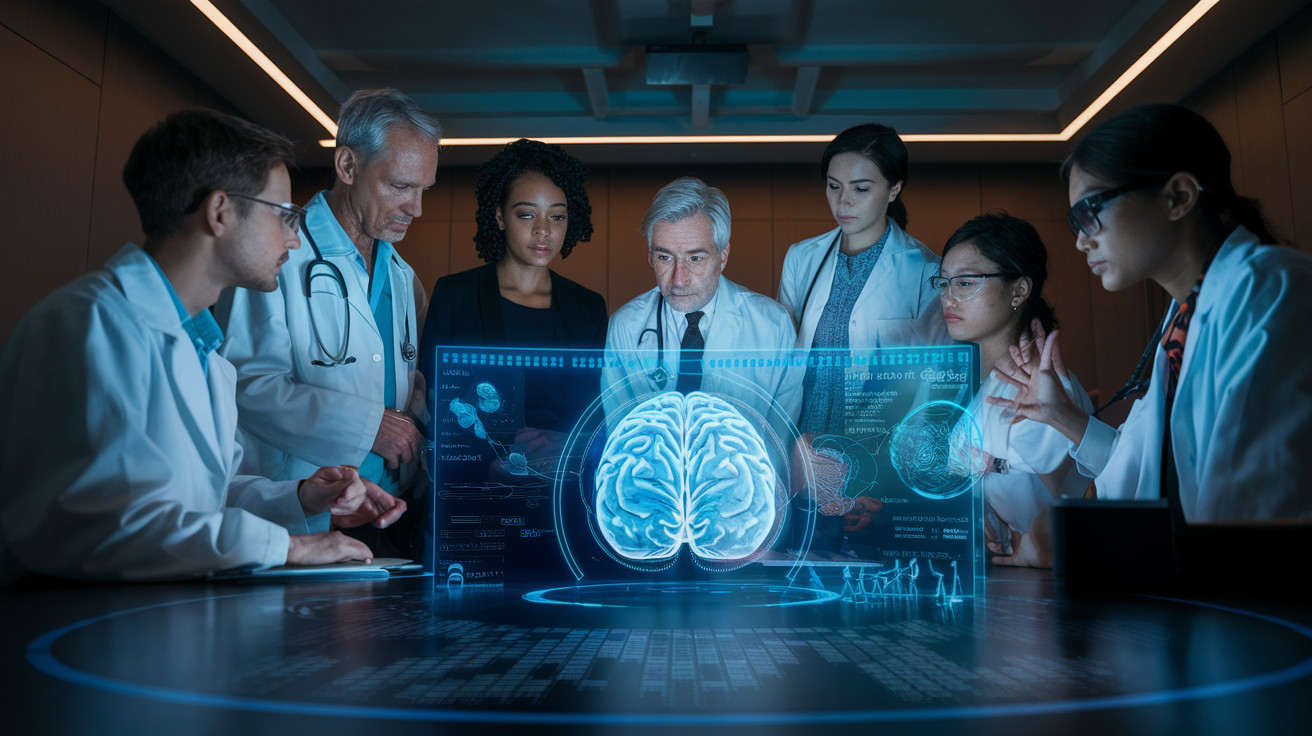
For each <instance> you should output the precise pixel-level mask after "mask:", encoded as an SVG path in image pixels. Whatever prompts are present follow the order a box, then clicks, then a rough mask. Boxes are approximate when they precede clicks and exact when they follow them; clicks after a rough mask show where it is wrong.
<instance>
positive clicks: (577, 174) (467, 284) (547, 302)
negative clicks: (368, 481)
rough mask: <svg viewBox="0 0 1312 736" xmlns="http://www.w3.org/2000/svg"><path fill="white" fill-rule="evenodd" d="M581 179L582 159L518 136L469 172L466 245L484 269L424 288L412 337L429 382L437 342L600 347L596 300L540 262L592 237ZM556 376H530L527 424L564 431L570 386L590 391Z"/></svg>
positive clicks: (602, 331) (601, 306) (602, 311)
mask: <svg viewBox="0 0 1312 736" xmlns="http://www.w3.org/2000/svg"><path fill="white" fill-rule="evenodd" d="M585 176H586V169H585V168H584V166H583V164H582V163H580V162H579V161H578V159H576V158H574V157H573V156H571V155H569V154H568V153H566V152H565V151H564V149H562V148H561V147H559V146H553V145H548V144H545V143H542V142H540V141H533V140H527V139H522V138H521V139H520V140H517V141H515V142H514V143H510V144H509V145H507V146H506V147H505V148H503V149H502V150H501V151H500V152H499V153H497V154H496V155H495V156H493V157H492V158H491V159H489V160H488V161H487V162H486V163H484V164H483V165H482V166H481V167H480V168H479V170H478V180H477V183H476V184H475V188H474V191H475V194H476V196H477V199H478V213H477V215H476V217H475V220H476V222H477V225H478V229H477V232H476V233H475V235H474V243H475V245H476V246H477V247H478V254H479V256H481V257H482V258H483V260H484V261H487V265H484V266H480V267H478V268H474V269H470V270H468V271H463V272H461V273H456V274H451V275H449V276H444V277H442V278H441V279H439V280H438V282H437V284H436V286H435V287H434V288H433V296H432V299H431V300H430V301H429V305H428V316H427V318H426V320H425V322H424V329H423V335H422V338H421V340H420V354H421V356H420V369H421V370H422V371H423V374H424V378H425V379H426V380H427V384H428V386H429V387H432V386H433V385H434V381H433V351H434V348H436V347H437V346H442V345H460V346H470V347H524V348H533V347H559V348H597V349H600V348H602V347H604V346H605V344H606V324H607V313H606V302H605V300H604V299H603V298H602V296H601V295H600V294H598V293H596V292H595V291H592V290H590V289H588V288H586V287H584V286H582V285H580V284H577V283H575V282H573V281H570V280H569V279H567V278H565V277H563V276H561V275H559V274H557V273H555V272H553V271H552V270H551V269H550V268H549V266H550V264H551V263H552V262H553V261H554V260H555V259H556V256H557V255H559V256H560V257H561V258H566V257H568V256H569V255H570V254H571V253H572V252H573V251H574V247H575V246H576V245H577V244H578V243H579V242H580V241H583V242H587V241H588V240H589V239H590V238H591V237H592V206H591V205H590V204H588V194H587V191H586V190H585V189H584V186H583V183H584V179H585ZM556 378H560V379H561V380H563V379H564V377H553V376H548V375H544V376H533V377H532V379H533V381H532V392H531V394H529V395H527V396H526V399H527V401H526V407H525V408H526V417H525V421H526V422H527V424H528V426H529V427H535V428H540V429H543V430H552V431H567V430H568V429H569V428H570V427H571V426H572V422H573V419H575V418H576V417H571V416H570V415H571V414H573V412H572V411H570V410H568V409H566V408H565V407H567V406H570V405H571V404H572V403H573V402H574V401H577V400H579V399H578V398H577V397H573V396H572V394H574V393H577V392H578V391H576V390H575V389H578V390H586V391H587V392H590V393H591V395H592V396H595V393H596V383H593V382H587V385H586V389H585V388H584V386H583V385H582V384H580V385H578V386H575V385H573V384H576V383H579V382H578V381H577V380H574V381H571V382H567V383H569V384H570V385H567V386H553V381H555V379H556ZM576 378H577V377H576ZM538 379H542V380H540V381H539V380H538ZM526 383H527V381H526ZM527 390H528V388H527V387H526V391H527ZM589 400H590V398H589ZM585 406H586V404H585ZM567 425H568V426H567Z"/></svg>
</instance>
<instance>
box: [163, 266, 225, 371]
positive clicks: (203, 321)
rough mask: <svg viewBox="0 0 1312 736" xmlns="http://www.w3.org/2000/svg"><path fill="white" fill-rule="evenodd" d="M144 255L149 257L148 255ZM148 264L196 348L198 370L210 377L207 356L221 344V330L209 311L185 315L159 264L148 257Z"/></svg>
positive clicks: (179, 300) (185, 310)
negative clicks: (171, 301)
mask: <svg viewBox="0 0 1312 736" xmlns="http://www.w3.org/2000/svg"><path fill="white" fill-rule="evenodd" d="M146 255H148V256H150V254H149V253H147V254H146ZM150 263H151V265H152V266H154V267H155V270H156V271H158V272H159V277H160V280H162V281H163V282H164V287H165V288H166V289H168V290H169V297H170V298H172V299H173V306H174V307H176V308H177V310H178V319H180V320H181V321H182V329H183V331H184V332H186V333H187V337H188V338H190V339H191V345H192V347H194V348H196V358H197V359H198V360H200V369H201V370H202V371H203V372H204V373H205V376H206V377H207V378H208V377H209V375H210V361H209V355H210V353H212V352H214V351H215V350H218V349H219V346H220V345H222V344H223V330H222V329H221V328H220V327H219V323H218V322H215V321H214V315H212V314H210V310H208V309H202V310H200V313H198V314H197V315H196V316H195V317H193V316H191V315H190V314H188V313H187V307H186V305H184V304H183V303H182V299H181V298H180V297H179V296H178V292H177V290H176V289H174V288H173V283H172V282H170V281H169V277H168V276H166V275H165V274H164V269H162V268H160V267H159V263H158V262H157V261H156V260H155V257H154V256H150Z"/></svg>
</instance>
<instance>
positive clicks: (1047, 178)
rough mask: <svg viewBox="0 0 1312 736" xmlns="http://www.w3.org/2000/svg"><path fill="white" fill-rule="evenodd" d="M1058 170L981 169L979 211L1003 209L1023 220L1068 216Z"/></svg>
mask: <svg viewBox="0 0 1312 736" xmlns="http://www.w3.org/2000/svg"><path fill="white" fill-rule="evenodd" d="M1059 168H1060V167H1059V166H1058V164H1056V163H1052V164H1022V165H1014V166H1011V165H993V166H981V167H980V172H979V173H980V177H979V190H980V211H981V212H988V211H990V210H1004V211H1006V212H1007V213H1008V214H1010V215H1012V216H1014V217H1019V218H1021V219H1023V220H1036V219H1044V218H1052V217H1053V216H1054V214H1055V213H1065V211H1066V209H1067V208H1068V207H1069V202H1068V200H1067V195H1066V189H1065V187H1063V186H1062V184H1061V180H1060V179H1059V178H1058V170H1059ZM1069 234H1070V233H1069V231H1067V235H1069ZM944 242H946V240H945V241H944ZM1045 242H1046V241H1045ZM1047 244H1048V246H1049V247H1051V246H1052V243H1047Z"/></svg>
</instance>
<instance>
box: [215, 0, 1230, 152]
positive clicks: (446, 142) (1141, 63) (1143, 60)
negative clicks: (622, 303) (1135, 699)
mask: <svg viewBox="0 0 1312 736" xmlns="http://www.w3.org/2000/svg"><path fill="white" fill-rule="evenodd" d="M192 2H193V3H194V4H196V5H197V7H200V3H202V2H204V0H192ZM1220 2H1221V0H1199V2H1198V3H1197V4H1196V5H1194V6H1193V8H1191V9H1190V10H1189V12H1187V13H1185V14H1184V17H1182V18H1180V20H1178V21H1176V23H1175V25H1173V26H1171V28H1170V30H1168V31H1167V32H1166V33H1165V34H1164V35H1163V36H1162V37H1161V38H1159V39H1157V42H1156V43H1154V44H1153V45H1152V46H1150V47H1149V48H1148V50H1147V51H1145V52H1144V54H1143V56H1140V57H1139V59H1138V60H1137V61H1135V62H1134V63H1133V64H1131V65H1130V68H1128V69H1126V70H1125V72H1124V73H1122V74H1121V76H1119V77H1117V78H1116V81H1115V82H1112V84H1111V86H1109V87H1108V88H1107V89H1105V90H1103V93H1102V94H1100V95H1098V97H1097V98H1096V99H1095V100H1094V101H1093V102H1092V103H1091V104H1090V105H1089V106H1088V107H1086V108H1085V109H1084V112H1081V113H1080V114H1079V115H1078V116H1076V118H1075V119H1074V120H1072V121H1071V122H1070V124H1069V125H1067V126H1066V128H1065V129H1064V130H1062V132H1060V133H925V134H914V133H913V134H908V135H904V136H902V140H904V141H906V142H907V143H1027V142H1041V141H1043V142H1056V143H1060V142H1063V141H1069V140H1070V139H1071V138H1073V137H1074V136H1075V134H1076V133H1077V132H1079V130H1080V128H1083V127H1084V125H1085V124H1086V123H1088V122H1089V121H1090V120H1092V119H1093V116H1094V115H1097V114H1098V113H1099V112H1101V111H1102V109H1103V108H1104V107H1106V106H1107V103H1109V102H1111V101H1112V99H1113V98H1115V97H1116V95H1118V94H1120V93H1121V92H1122V91H1123V90H1124V89H1125V88H1126V87H1128V86H1130V83H1131V82H1133V81H1134V80H1135V79H1136V78H1138V76H1139V75H1140V74H1142V73H1143V72H1144V70H1145V69H1147V68H1148V67H1149V66H1150V65H1151V64H1152V63H1153V62H1154V61H1157V59H1158V57H1160V56H1161V55H1162V54H1163V53H1165V52H1166V50H1167V49H1168V48H1170V47H1171V44H1173V43H1175V42H1176V41H1178V40H1179V39H1180V37H1181V36H1183V35H1184V34H1185V32H1186V31H1188V30H1189V29H1190V28H1192V27H1193V26H1194V24H1195V23H1197V22H1198V21H1199V20H1200V19H1201V18H1202V17H1203V16H1204V15H1206V14H1207V11H1209V10H1211V9H1212V8H1214V7H1216V5H1217V4H1218V3H1220ZM205 4H206V5H208V4H209V3H205ZM216 12H217V11H216ZM219 17H222V16H219ZM216 23H217V22H216ZM234 30H236V29H234ZM225 32H226V31H225ZM229 36H231V34H229ZM242 38H243V40H244V39H245V37H244V36H243V37H242ZM234 40H235V39H234ZM238 45H240V44H238ZM247 53H248V54H250V53H251V52H249V51H247ZM257 53H258V51H257ZM251 58H255V57H254V56H253V55H252V56H251ZM261 58H262V55H261ZM274 70H275V71H276V70H277V68H276V67H275V68H274ZM266 71H268V70H267V69H266ZM272 74H273V73H272V72H270V76H272ZM284 89H286V87H285V86H284ZM297 91H298V92H299V90H297ZM307 109H309V108H307ZM315 109H316V110H317V109H318V108H315ZM334 135H335V133H334ZM832 139H833V136H830V135H669V136H593V137H587V136H578V137H562V138H538V139H537V140H540V141H542V142H544V143H554V144H558V145H584V144H590V145H605V144H610V145H616V144H651V143H827V142H828V141H830V140H832ZM513 140H516V139H515V138H444V139H442V145H443V146H503V145H505V144H507V143H509V142H511V141H513ZM334 144H335V142H334V141H333V139H331V138H329V139H325V140H321V141H319V145H321V146H323V147H325V148H331V147H332V146H333V145H334Z"/></svg>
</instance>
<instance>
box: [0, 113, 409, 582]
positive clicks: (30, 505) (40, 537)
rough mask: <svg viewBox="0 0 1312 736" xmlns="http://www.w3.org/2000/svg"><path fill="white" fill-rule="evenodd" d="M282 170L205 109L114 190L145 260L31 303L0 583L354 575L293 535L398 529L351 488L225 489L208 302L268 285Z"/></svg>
mask: <svg viewBox="0 0 1312 736" xmlns="http://www.w3.org/2000/svg"><path fill="white" fill-rule="evenodd" d="M291 161H292V147H291V144H290V143H289V142H288V141H287V140H286V139H285V138H283V137H282V136H279V135H276V134H274V133H271V132H269V131H267V130H265V129H263V128H260V127H258V126H256V125H252V124H251V123H248V122H245V121H243V120H239V119H237V118H234V117H231V116H228V115H223V114H221V113H215V112H210V111H207V110H194V111H189V112H182V113H178V114H175V115H173V116H171V117H169V118H168V119H167V120H165V121H164V122H162V123H160V124H159V125H157V126H155V127H154V128H153V129H151V130H150V131H149V132H147V133H146V134H145V135H144V136H143V137H142V138H141V139H140V140H139V141H138V142H137V144H136V147H135V148H134V149H133V151H132V154H131V156H130V157H129V159H128V162H127V166H126V167H125V168H124V170H123V181H124V184H126V185H127V188H128V191H129V192H130V193H131V195H132V199H133V202H134V203H135V204H136V207H137V211H138V213H139V214H140V215H141V224H142V230H143V231H144V232H145V234H146V240H145V245H144V246H143V247H138V246H136V245H133V244H128V245H125V246H124V247H123V248H122V249H121V250H120V251H119V252H118V253H117V254H116V255H115V256H114V257H113V258H111V259H110V261H109V262H108V263H107V264H106V265H105V268H104V269H102V270H100V271H96V272H94V273H90V274H88V275H86V276H84V277H82V278H80V279H78V280H77V281H74V282H73V283H72V284H69V285H68V286H65V287H64V288H62V289H60V290H58V291H56V292H55V293H54V294H52V295H50V296H49V297H47V298H46V299H45V300H44V301H42V302H41V304H39V305H37V307H36V308H35V309H34V310H33V311H32V312H31V313H30V314H29V315H28V316H27V317H26V318H25V319H24V320H23V321H22V323H21V324H20V325H19V326H18V328H17V329H16V330H15V332H14V334H13V336H12V337H11V338H10V340H9V343H8V344H7V345H6V347H5V351H4V355H3V357H2V358H0V417H3V420H2V421H3V423H4V424H3V426H2V427H0V434H2V435H3V438H2V442H0V582H10V581H12V580H14V579H15V578H17V577H20V576H22V575H23V574H24V573H26V572H31V573H40V574H46V575H54V576H59V577H68V578H79V579H93V580H120V579H127V580H156V579H176V578H186V577H192V576H198V575H205V574H208V573H214V572H219V571H223V570H228V569H233V568H253V567H267V566H275V565H281V564H284V563H295V564H319V563H330V562H340V561H345V560H350V559H369V558H370V557H371V556H372V555H371V552H370V550H369V549H368V547H366V546H365V545H364V544H362V543H360V542H358V541H356V540H354V539H350V538H348V537H346V536H343V535H342V534H340V533H338V532H331V533H320V534H309V533H306V532H308V527H307V523H306V520H307V517H311V516H317V515H319V514H323V513H331V514H332V515H334V517H335V518H337V519H338V524H339V526H342V527H348V526H355V525H359V524H363V523H367V522H371V521H374V522H376V523H379V524H384V525H385V524H388V523H390V522H391V521H392V520H394V519H395V517H396V515H397V514H399V512H400V511H401V510H403V507H401V508H400V509H395V508H393V505H392V504H391V503H390V497H388V496H387V495H386V494H385V493H383V491H382V490H381V489H379V488H378V487H377V486H373V485H372V484H369V483H365V482H362V481H361V480H360V478H359V476H358V475H357V474H356V473H355V472H354V471H353V470H350V469H347V468H340V467H328V468H322V469H318V470H314V471H312V472H311V473H307V474H306V475H307V476H309V477H308V478H306V479H305V480H301V481H288V482H272V481H269V480H267V479H265V478H258V477H251V476H241V475H237V474H236V473H237V467H238V465H239V464H240V462H241V457H242V450H241V447H240V445H238V444H237V442H236V439H235V434H236V425H237V421H236V419H237V418H236V411H235V407H234V405H233V383H234V378H235V377H234V373H233V369H232V366H231V365H230V364H229V363H228V362H227V361H226V360H224V359H223V358H222V357H220V356H219V355H218V354H217V353H215V352H214V350H215V348H216V347H217V346H218V344H219V342H221V341H222V338H223V336H222V332H221V331H220V330H219V328H218V326H217V325H216V324H215V322H214V320H213V318H212V317H211V316H210V313H209V311H208V308H209V307H210V306H211V305H212V304H213V303H214V302H215V300H216V299H218V297H219V293H220V292H221V291H222V290H223V289H225V288H228V287H232V286H240V287H244V288H250V289H264V290H268V289H272V288H274V287H276V286H277V279H278V273H279V270H280V269H281V267H282V265H283V263H285V262H286V260H287V254H288V252H289V250H292V249H295V248H297V247H298V246H299V243H298V242H297V239H296V236H295V231H294V230H293V229H292V226H293V225H294V224H295V223H296V222H297V221H298V220H299V218H300V213H299V208H296V207H294V206H291V205H288V204H285V202H286V201H287V200H288V199H289V198H290V196H289V195H290V183H289V179H288V175H287V164H289V163H291ZM302 477H305V476H302ZM388 509H391V511H388V513H386V514H384V513H383V511H384V510H388ZM380 514H382V515H381V516H380ZM289 531H290V532H291V533H290V534H289Z"/></svg>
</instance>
